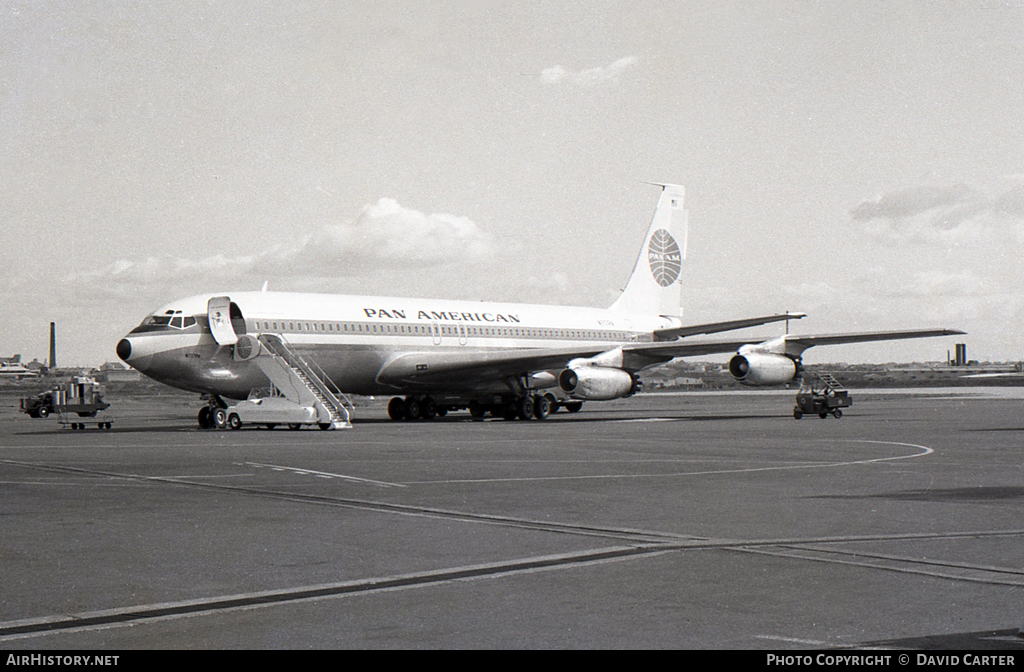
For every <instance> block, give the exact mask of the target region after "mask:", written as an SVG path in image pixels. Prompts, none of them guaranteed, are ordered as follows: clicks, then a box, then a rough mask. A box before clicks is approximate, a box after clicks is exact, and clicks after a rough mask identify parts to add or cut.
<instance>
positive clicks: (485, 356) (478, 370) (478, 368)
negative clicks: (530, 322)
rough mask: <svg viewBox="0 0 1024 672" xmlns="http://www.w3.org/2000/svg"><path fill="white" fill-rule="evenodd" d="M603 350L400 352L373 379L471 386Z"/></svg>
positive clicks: (387, 382)
mask: <svg viewBox="0 0 1024 672" xmlns="http://www.w3.org/2000/svg"><path fill="white" fill-rule="evenodd" d="M607 349H608V347H607V346H600V345H595V346H594V347H592V348H586V347H578V346H577V347H572V348H521V349H517V350H493V351H490V352H479V351H476V352H458V351H455V352H452V351H448V352H434V351H431V350H424V351H421V352H404V353H401V354H398V355H396V356H394V357H392V358H391V359H389V360H387V361H386V362H385V363H384V365H383V366H382V367H381V368H380V371H378V372H377V382H379V383H383V384H385V385H398V384H401V385H409V384H415V383H423V384H428V383H430V384H432V385H436V384H438V383H451V387H453V388H463V387H467V386H469V387H472V386H473V385H475V384H476V383H479V382H484V381H488V380H490V381H494V380H503V379H504V378H506V377H508V376H517V375H521V374H525V373H532V372H535V371H547V370H552V369H560V368H563V367H564V366H565V365H566V364H568V363H569V361H570V360H572V359H576V358H578V357H593V356H595V355H599V354H601V353H602V352H604V351H606V350H607ZM455 381H457V382H455Z"/></svg>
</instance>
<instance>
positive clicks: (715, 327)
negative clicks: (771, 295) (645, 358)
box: [654, 313, 807, 341]
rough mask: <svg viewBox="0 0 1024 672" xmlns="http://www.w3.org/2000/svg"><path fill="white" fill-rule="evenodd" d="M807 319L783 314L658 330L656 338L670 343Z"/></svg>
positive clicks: (802, 314) (793, 314) (795, 314)
mask: <svg viewBox="0 0 1024 672" xmlns="http://www.w3.org/2000/svg"><path fill="white" fill-rule="evenodd" d="M805 317H807V313H783V314H781V315H766V316H764V317H749V318H747V319H745V320H732V321H730V322H708V323H707V324H694V325H691V326H688V327H672V328H670V329H656V330H655V331H654V338H655V339H657V340H660V341H670V340H673V339H676V338H684V337H686V336H696V335H698V334H717V333H718V332H721V331H734V330H736V329H745V328H747V327H756V326H758V325H761V324H768V323H769V322H782V321H783V320H800V319H803V318H805Z"/></svg>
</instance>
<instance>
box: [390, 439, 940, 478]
mask: <svg viewBox="0 0 1024 672" xmlns="http://www.w3.org/2000/svg"><path fill="white" fill-rule="evenodd" d="M839 440H840V441H844V440H845V441H852V442H854V443H875V444H882V445H888V446H905V447H908V448H917V449H919V450H920V451H921V452H918V453H911V454H909V455H895V456H892V457H874V458H871V459H865V460H851V461H846V462H811V463H804V464H791V465H786V466H774V467H747V468H744V469H712V470H708V471H678V472H670V473H661V474H589V475H582V476H516V477H508V478H467V479H444V480H440V481H406V483H407V484H408V485H447V484H452V483H515V482H533V481H590V480H605V479H618V478H677V477H681V476H718V475H723V474H752V473H758V472H764V471H790V470H793V469H831V468H834V467H850V466H855V465H860V464H872V463H876V462H891V461H894V460H909V459H914V458H917V457H925V456H927V455H931V454H932V453H934V452H935V449H934V448H929V447H928V446H919V445H917V444H914V443H901V442H897V441H870V440H867V439H839Z"/></svg>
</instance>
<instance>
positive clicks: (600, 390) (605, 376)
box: [558, 366, 639, 401]
mask: <svg viewBox="0 0 1024 672" xmlns="http://www.w3.org/2000/svg"><path fill="white" fill-rule="evenodd" d="M558 386H559V387H561V388H562V390H563V391H565V392H566V393H568V394H569V396H571V397H572V398H574V399H588V400H593V401H606V400H608V399H618V398H619V397H628V396H629V395H631V394H633V393H635V392H636V391H637V390H638V389H639V381H637V380H636V379H635V378H633V376H631V375H630V374H628V373H626V372H625V371H623V370H622V369H611V368H607V367H604V366H581V367H578V368H575V369H564V370H563V371H562V373H560V374H558Z"/></svg>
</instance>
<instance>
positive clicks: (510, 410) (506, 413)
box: [501, 398, 519, 420]
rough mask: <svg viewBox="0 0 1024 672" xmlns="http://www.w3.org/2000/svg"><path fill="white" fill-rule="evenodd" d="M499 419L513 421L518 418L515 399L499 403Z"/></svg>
mask: <svg viewBox="0 0 1024 672" xmlns="http://www.w3.org/2000/svg"><path fill="white" fill-rule="evenodd" d="M501 417H503V418H505V419H506V420H515V419H516V418H518V417H519V412H518V411H517V410H516V401H515V399H512V398H509V399H505V400H504V401H502V402H501Z"/></svg>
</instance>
